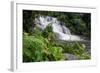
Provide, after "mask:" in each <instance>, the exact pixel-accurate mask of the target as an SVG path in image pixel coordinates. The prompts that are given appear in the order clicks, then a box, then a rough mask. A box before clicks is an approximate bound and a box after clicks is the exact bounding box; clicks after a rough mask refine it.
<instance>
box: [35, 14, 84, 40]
mask: <svg viewBox="0 0 100 73" xmlns="http://www.w3.org/2000/svg"><path fill="white" fill-rule="evenodd" d="M35 24H36V26H37V27H39V28H40V29H41V30H44V29H45V28H46V26H47V25H51V26H52V28H53V32H55V33H57V34H58V35H59V36H58V39H60V40H66V41H68V40H70V41H81V40H83V39H81V38H80V37H79V36H77V35H72V34H71V33H70V30H69V28H67V27H66V26H65V25H64V23H62V22H60V21H58V20H57V18H54V17H50V16H39V17H37V18H35Z"/></svg>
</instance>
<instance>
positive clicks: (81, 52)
mask: <svg viewBox="0 0 100 73" xmlns="http://www.w3.org/2000/svg"><path fill="white" fill-rule="evenodd" d="M57 45H58V46H60V47H62V48H63V49H64V52H65V53H70V54H73V55H76V56H77V57H78V58H79V59H90V55H89V54H88V52H86V46H85V44H82V43H81V42H66V43H58V44H57Z"/></svg>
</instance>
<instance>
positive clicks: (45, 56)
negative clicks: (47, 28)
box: [23, 30, 64, 62]
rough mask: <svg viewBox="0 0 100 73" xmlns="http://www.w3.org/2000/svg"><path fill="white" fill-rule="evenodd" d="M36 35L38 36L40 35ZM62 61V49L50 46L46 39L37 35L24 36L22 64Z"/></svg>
mask: <svg viewBox="0 0 100 73" xmlns="http://www.w3.org/2000/svg"><path fill="white" fill-rule="evenodd" d="M36 31H37V30H36ZM24 34H26V33H24ZM37 34H38V35H40V33H37ZM63 59H64V56H63V53H62V48H61V47H57V46H54V45H52V44H51V42H50V40H48V38H44V37H42V36H37V35H34V36H28V35H24V37H23V62H39V61H58V60H63Z"/></svg>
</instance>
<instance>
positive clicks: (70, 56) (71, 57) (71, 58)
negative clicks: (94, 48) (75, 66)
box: [64, 53, 78, 60]
mask: <svg viewBox="0 0 100 73" xmlns="http://www.w3.org/2000/svg"><path fill="white" fill-rule="evenodd" d="M64 55H65V56H66V58H67V59H68V60H78V58H77V57H76V56H75V55H73V54H69V53H65V54H64Z"/></svg>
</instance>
